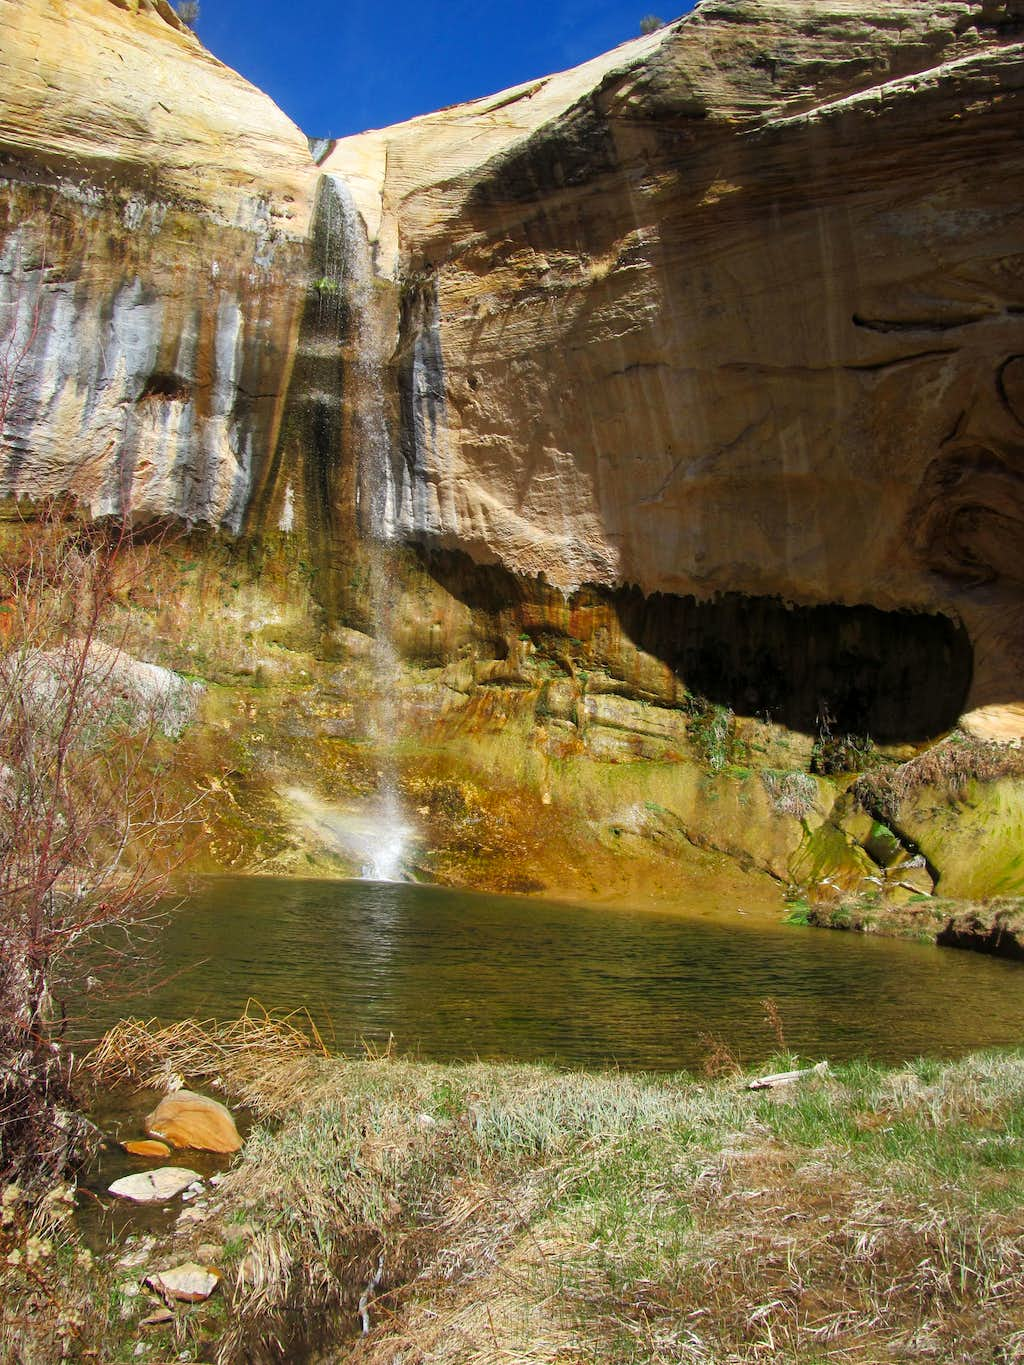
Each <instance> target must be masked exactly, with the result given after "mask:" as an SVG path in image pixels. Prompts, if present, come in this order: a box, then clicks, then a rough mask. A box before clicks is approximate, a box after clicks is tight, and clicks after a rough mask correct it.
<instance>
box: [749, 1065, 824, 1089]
mask: <svg viewBox="0 0 1024 1365" xmlns="http://www.w3.org/2000/svg"><path fill="white" fill-rule="evenodd" d="M827 1072H828V1062H818V1063H817V1065H815V1066H806V1067H804V1068H803V1070H802V1071H776V1072H773V1074H772V1075H771V1076H758V1078H757V1080H754V1081H748V1082H747V1089H748V1090H774V1089H775V1087H776V1086H778V1085H790V1084H792V1082H793V1081H798V1080H800V1078H801V1077H802V1076H824V1075H826V1074H827Z"/></svg>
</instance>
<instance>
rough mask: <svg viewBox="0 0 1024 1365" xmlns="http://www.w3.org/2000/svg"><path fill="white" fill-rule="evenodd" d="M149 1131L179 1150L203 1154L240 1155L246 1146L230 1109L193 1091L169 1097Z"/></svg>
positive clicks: (150, 1119)
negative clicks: (187, 1149)
mask: <svg viewBox="0 0 1024 1365" xmlns="http://www.w3.org/2000/svg"><path fill="white" fill-rule="evenodd" d="M146 1132H147V1133H149V1135H150V1136H151V1137H155V1138H163V1139H164V1140H165V1141H167V1142H169V1143H171V1144H172V1145H173V1146H175V1147H192V1148H194V1149H195V1150H197V1151H201V1152H237V1151H238V1149H239V1147H241V1145H242V1139H241V1138H240V1137H239V1134H238V1129H237V1128H236V1127H235V1121H234V1119H233V1118H232V1117H231V1112H230V1110H228V1109H227V1108H225V1106H224V1105H223V1104H221V1103H220V1102H219V1101H217V1100H211V1099H209V1098H208V1097H207V1096H206V1095H197V1094H195V1093H194V1092H193V1091H191V1090H176V1091H175V1092H174V1093H173V1094H171V1095H165V1096H164V1098H163V1099H162V1100H161V1101H160V1103H159V1104H158V1105H157V1107H156V1108H155V1109H154V1110H153V1112H152V1114H150V1115H149V1116H148V1117H147V1119H146Z"/></svg>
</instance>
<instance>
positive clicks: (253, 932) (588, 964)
mask: <svg viewBox="0 0 1024 1365" xmlns="http://www.w3.org/2000/svg"><path fill="white" fill-rule="evenodd" d="M153 950H154V956H155V958H156V967H155V969H154V972H155V977H156V978H162V980H157V981H156V984H155V985H153V986H152V987H151V988H150V989H148V990H146V991H143V992H137V993H135V994H128V995H125V994H121V995H120V996H119V997H118V998H116V999H113V1000H109V1001H108V1002H107V1003H106V1004H104V1005H102V1006H98V1007H97V1006H94V1009H95V1015H94V1017H93V1021H92V1022H93V1024H94V1025H99V1026H105V1025H106V1024H108V1023H111V1022H113V1021H114V1019H116V1018H118V1017H121V1016H122V1015H124V1014H126V1013H136V1014H141V1015H142V1016H144V1017H146V1018H150V1017H154V1016H156V1017H159V1018H160V1019H161V1020H162V1021H163V1022H165V1023H169V1022H172V1021H173V1020H174V1019H177V1018H180V1017H183V1016H185V1015H192V1016H195V1017H197V1018H219V1019H230V1018H234V1017H235V1016H237V1015H238V1014H239V1013H240V1012H241V1010H242V1009H243V1008H244V1007H245V1004H246V1001H247V1000H248V999H249V998H250V997H255V998H257V999H258V1000H259V1001H260V1002H261V1003H262V1004H263V1005H264V1006H266V1007H267V1008H268V1009H282V1010H290V1009H296V1008H299V1007H304V1008H307V1009H308V1010H309V1011H310V1013H311V1014H312V1016H313V1017H314V1019H315V1020H316V1022H317V1025H318V1027H319V1028H320V1029H321V1031H322V1032H323V1033H324V1036H325V1038H326V1039H327V1041H328V1043H329V1045H333V1046H334V1047H336V1048H337V1049H338V1050H339V1051H347V1050H350V1049H361V1047H362V1042H363V1040H365V1041H366V1042H367V1043H370V1044H371V1045H374V1046H377V1047H381V1046H383V1045H386V1044H387V1042H388V1039H389V1036H391V1035H393V1037H394V1042H395V1046H396V1048H397V1049H398V1050H399V1051H401V1052H405V1053H409V1054H413V1055H417V1056H420V1057H422V1058H424V1059H428V1058H429V1059H437V1060H450V1059H471V1058H474V1057H480V1058H485V1059H517V1060H549V1061H554V1062H557V1063H560V1064H563V1065H575V1066H579V1065H584V1066H593V1065H604V1064H618V1065H620V1066H623V1067H627V1068H631V1069H633V1068H642V1069H651V1070H674V1069H677V1068H682V1067H685V1068H691V1069H692V1068H697V1067H699V1065H700V1063H701V1060H702V1058H703V1057H704V1056H706V1054H707V1051H708V1048H709V1045H710V1044H709V1040H710V1039H711V1038H712V1037H713V1038H716V1039H721V1040H722V1041H724V1042H725V1043H726V1044H727V1045H728V1046H729V1047H730V1048H732V1049H733V1051H734V1052H735V1053H736V1054H737V1055H738V1057H739V1058H740V1060H742V1061H744V1062H746V1063H751V1064H753V1063H757V1062H758V1061H761V1060H763V1059H764V1058H765V1057H767V1056H769V1055H770V1054H771V1053H772V1052H775V1051H777V1050H778V1049H777V1043H776V1040H775V1037H774V1035H773V1034H772V1032H771V1031H770V1029H768V1027H767V1026H766V1024H765V1021H764V1011H763V1008H762V1006H761V1003H760V1002H761V1001H763V1000H764V999H766V998H771V999H773V1000H774V1001H775V1002H776V1004H777V1006H778V1009H779V1013H780V1015H781V1019H782V1023H783V1026H784V1029H785V1040H786V1043H787V1045H788V1046H789V1047H791V1048H793V1049H795V1050H797V1051H799V1052H800V1053H801V1054H802V1055H804V1056H808V1057H814V1058H818V1057H830V1058H832V1059H835V1060H840V1059H843V1058H848V1057H852V1056H856V1055H865V1056H869V1057H874V1058H876V1059H878V1060H885V1061H899V1060H902V1059H905V1058H907V1057H911V1056H916V1055H919V1054H930V1055H933V1056H941V1055H950V1054H955V1053H959V1052H964V1051H968V1050H970V1049H972V1048H977V1047H982V1046H991V1045H997V1044H1017V1043H1020V1042H1021V1041H1022V1040H1024V968H1022V966H1021V964H1020V963H1014V962H1006V961H1001V960H999V959H995V958H987V957H982V956H979V955H977V954H974V953H968V952H962V951H956V950H953V949H948V948H946V949H944V948H937V947H933V946H930V945H921V944H915V943H904V942H898V941H894V940H884V939H872V938H865V937H862V936H859V935H853V934H842V933H834V932H827V931H824V930H815V929H805V928H796V927H792V926H787V925H783V924H780V923H774V922H772V921H770V920H765V919H764V918H755V917H746V916H743V915H742V914H739V913H737V912H736V911H735V910H734V909H732V908H729V909H727V910H723V911H722V913H721V914H720V915H718V916H717V917H715V918H708V917H698V916H695V917H688V916H687V915H685V914H665V913H658V912H652V911H643V912H628V911H623V910H610V909H603V908H593V907H576V906H566V905H560V904H552V903H548V902H544V901H538V900H532V899H526V898H513V897H502V896H491V895H482V894H477V893H469V892H462V891H450V890H446V889H442V888H438V887H430V886H413V885H407V884H396V883H370V882H357V881H354V882H330V881H293V880H283V879H271V878H253V877H245V878H241V877H239V878H229V877H223V878H211V879H208V880H206V881H204V882H203V883H202V885H201V886H200V888H199V890H198V891H197V893H196V894H195V895H194V896H193V897H192V898H191V899H190V900H189V902H188V903H187V904H186V905H184V906H183V907H182V908H180V909H178V910H177V911H176V912H175V913H174V914H173V916H172V917H171V918H169V920H168V921H167V923H166V924H165V925H164V927H163V928H162V930H161V932H160V934H159V935H158V936H157V938H156V940H155V942H154V945H153Z"/></svg>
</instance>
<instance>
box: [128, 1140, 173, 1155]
mask: <svg viewBox="0 0 1024 1365" xmlns="http://www.w3.org/2000/svg"><path fill="white" fill-rule="evenodd" d="M121 1146H122V1147H123V1148H124V1150H125V1151H126V1152H130V1153H131V1154H132V1156H170V1154H171V1149H170V1147H168V1145H167V1143H166V1142H155V1141H153V1140H152V1139H150V1138H143V1139H140V1140H135V1139H133V1140H132V1141H131V1142H122V1143H121Z"/></svg>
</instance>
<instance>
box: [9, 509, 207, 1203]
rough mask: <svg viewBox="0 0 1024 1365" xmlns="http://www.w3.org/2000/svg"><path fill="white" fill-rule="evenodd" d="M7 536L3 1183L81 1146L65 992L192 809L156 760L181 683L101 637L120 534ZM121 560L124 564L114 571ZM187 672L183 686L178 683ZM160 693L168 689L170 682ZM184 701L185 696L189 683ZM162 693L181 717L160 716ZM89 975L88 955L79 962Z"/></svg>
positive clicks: (46, 1167) (125, 916)
mask: <svg viewBox="0 0 1024 1365" xmlns="http://www.w3.org/2000/svg"><path fill="white" fill-rule="evenodd" d="M6 529H7V531H8V533H9V535H10V544H8V545H5V546H4V547H2V549H0V907H2V914H0V1179H23V1178H24V1177H25V1176H26V1175H28V1176H29V1177H30V1178H47V1177H56V1176H59V1175H60V1174H61V1173H62V1172H64V1171H66V1170H67V1169H68V1168H70V1167H73V1166H75V1165H76V1164H77V1163H78V1162H79V1161H80V1160H81V1159H82V1158H83V1156H84V1155H85V1154H86V1153H87V1150H88V1146H89V1132H90V1126H89V1125H88V1124H86V1123H85V1121H84V1120H83V1119H81V1117H80V1116H78V1115H77V1113H76V1111H75V1106H74V1102H73V1098H74V1097H73V1090H72V1067H73V1060H72V1056H71V1054H70V1053H69V1052H68V1051H67V1049H66V1048H64V1047H62V1035H63V1033H64V1029H65V1023H66V999H67V996H68V994H69V992H70V990H71V989H72V987H73V986H74V988H75V990H76V993H80V988H81V983H80V982H75V977H76V976H78V975H81V974H82V972H83V963H84V961H85V955H86V953H87V952H88V953H90V954H92V953H95V952H96V951H97V945H98V944H99V943H100V942H101V940H104V938H105V939H106V951H109V952H115V953H118V954H127V952H128V950H129V947H130V943H129V940H128V938H127V937H126V931H127V930H128V929H129V927H130V926H131V925H133V924H137V923H138V922H139V920H140V919H142V918H144V917H145V916H147V915H148V914H149V913H150V912H151V911H152V910H153V909H154V907H155V906H156V904H157V902H158V900H159V899H160V897H161V895H162V894H164V892H165V890H166V885H167V869H168V867H169V865H170V862H171V859H172V849H173V846H174V845H175V844H176V843H180V841H181V839H182V837H183V834H184V826H185V823H186V822H187V820H188V818H189V812H188V810H181V809H177V810H176V809H174V808H173V806H172V804H171V803H170V802H169V801H167V800H165V799H164V797H163V794H162V784H161V780H160V777H159V775H158V773H156V772H154V768H153V756H154V748H153V746H154V740H155V739H156V738H157V736H158V734H159V732H160V730H161V729H168V728H171V729H173V728H174V726H175V724H180V722H181V719H182V716H181V714H180V712H181V703H182V696H181V695H180V691H178V690H176V689H175V687H173V686H172V687H171V688H170V689H168V687H167V686H163V685H162V679H165V678H166V679H173V678H174V675H171V674H166V673H165V672H164V670H159V669H155V668H150V667H149V666H147V665H138V664H137V663H136V662H135V661H134V660H131V659H129V657H128V656H127V655H126V654H125V653H124V651H123V650H122V648H121V647H120V642H116V643H110V641H109V640H104V639H103V638H102V633H103V632H104V631H106V632H107V634H108V635H109V633H110V629H111V623H112V616H113V606H114V603H115V599H116V597H117V595H118V594H119V593H120V592H121V591H123V589H124V586H125V584H124V581H123V576H124V574H125V573H128V574H129V575H130V574H131V573H132V569H131V568H130V567H129V564H130V560H131V556H130V555H128V554H127V551H128V550H129V548H130V545H129V542H130V539H131V537H130V534H129V532H128V530H127V528H126V527H125V526H124V525H123V524H122V525H118V526H115V527H112V528H110V527H102V526H100V527H97V526H83V525H81V524H78V523H76V522H74V521H71V520H68V519H65V518H62V517H61V516H60V515H59V512H58V510H57V509H48V510H47V512H46V513H45V514H44V515H43V516H42V517H41V518H40V519H39V520H37V521H35V522H33V523H27V524H26V523H19V524H17V525H16V526H15V527H11V526H10V525H8V527H7V528H6ZM122 565H123V566H124V567H122ZM187 688H188V684H185V683H184V681H183V680H182V681H181V682H180V689H187ZM169 691H170V692H171V693H174V695H173V696H170V695H169ZM185 700H186V706H187V696H186V699H185ZM169 706H170V707H171V709H172V710H173V708H174V707H175V706H177V708H178V712H179V714H178V715H176V716H173V717H172V718H171V719H170V721H169V710H168V708H169ZM89 969H90V970H92V969H93V968H92V966H91V965H90V968H89Z"/></svg>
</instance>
